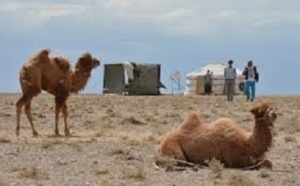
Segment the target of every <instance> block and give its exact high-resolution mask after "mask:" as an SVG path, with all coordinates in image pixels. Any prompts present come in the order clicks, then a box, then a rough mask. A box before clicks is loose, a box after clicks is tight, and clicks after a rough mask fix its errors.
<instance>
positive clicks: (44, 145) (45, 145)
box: [41, 139, 63, 149]
mask: <svg viewBox="0 0 300 186" xmlns="http://www.w3.org/2000/svg"><path fill="white" fill-rule="evenodd" d="M61 144H63V141H62V140H60V139H53V140H50V139H47V140H43V141H42V145H41V147H42V148H43V149H49V148H51V147H53V146H55V145H61Z"/></svg>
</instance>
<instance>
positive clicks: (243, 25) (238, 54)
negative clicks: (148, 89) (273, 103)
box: [0, 0, 300, 94]
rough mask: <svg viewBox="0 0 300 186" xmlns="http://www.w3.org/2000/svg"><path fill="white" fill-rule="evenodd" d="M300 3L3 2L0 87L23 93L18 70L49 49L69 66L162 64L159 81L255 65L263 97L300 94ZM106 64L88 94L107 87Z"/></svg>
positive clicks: (156, 0) (194, 0)
mask: <svg viewBox="0 0 300 186" xmlns="http://www.w3.org/2000/svg"><path fill="white" fill-rule="evenodd" d="M299 9H300V1H299V0H289V1H286V0H264V1H262V0H251V1H250V0H243V1H241V0H223V1H217V0H185V1H182V0H151V1H150V0H98V1H97V0H39V1H37V0H36V1H34V0H1V1H0V25H1V27H0V55H1V59H0V61H1V67H0V72H1V73H0V76H1V77H0V92H20V86H19V82H18V71H19V69H20V67H21V66H22V64H23V63H24V62H25V61H26V59H28V58H29V57H30V56H31V55H32V54H33V53H35V52H36V51H38V50H39V49H41V48H43V47H50V48H51V49H52V54H53V55H64V56H67V57H68V58H69V59H70V60H71V61H72V63H73V64H74V62H75V61H76V59H77V57H78V56H79V55H80V54H81V53H82V52H85V51H90V52H91V53H92V54H93V55H95V56H96V57H98V58H99V59H100V60H101V61H102V63H103V64H105V63H112V62H122V61H126V60H130V61H136V62H143V63H160V64H161V65H162V81H163V83H164V84H166V86H167V87H170V81H169V76H170V75H171V73H172V72H174V71H177V70H178V71H180V72H181V74H182V76H183V77H182V81H183V82H184V81H185V79H184V75H185V74H186V73H188V72H190V71H193V70H195V69H197V68H200V67H201V66H203V65H205V64H207V63H210V62H213V61H227V60H228V59H233V60H234V64H235V66H236V67H238V68H243V67H244V65H245V64H246V62H247V60H249V59H251V60H253V61H254V63H255V64H256V65H257V67H258V69H259V72H260V75H261V81H260V83H259V85H258V92H259V93H260V94H298V93H299V92H300V83H299V79H300V78H299V77H300V63H299V60H300V34H299V31H300V11H299ZM102 81H103V66H101V67H100V68H98V69H97V70H96V71H95V72H94V73H93V77H92V79H91V81H90V82H89V84H88V86H87V89H86V90H85V92H100V91H102Z"/></svg>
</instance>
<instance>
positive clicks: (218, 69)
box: [187, 62, 242, 78]
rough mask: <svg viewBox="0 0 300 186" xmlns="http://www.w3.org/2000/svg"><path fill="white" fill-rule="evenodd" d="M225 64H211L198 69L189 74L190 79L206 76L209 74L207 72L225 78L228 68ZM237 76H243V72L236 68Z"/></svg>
mask: <svg viewBox="0 0 300 186" xmlns="http://www.w3.org/2000/svg"><path fill="white" fill-rule="evenodd" d="M226 66H227V65H226V64H225V63H222V62H221V63H210V64H208V65H206V66H204V67H202V68H200V69H197V70H195V71H193V72H190V73H188V74H187V77H188V78H193V77H198V76H204V75H205V74H206V73H207V70H210V71H211V72H213V75H215V76H218V75H220V76H223V75H224V69H225V68H226ZM236 73H237V75H242V71H241V70H239V69H237V68H236Z"/></svg>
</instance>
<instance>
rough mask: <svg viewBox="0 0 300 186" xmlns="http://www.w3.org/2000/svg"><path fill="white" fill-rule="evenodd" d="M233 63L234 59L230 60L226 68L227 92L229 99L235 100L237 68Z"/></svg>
mask: <svg viewBox="0 0 300 186" xmlns="http://www.w3.org/2000/svg"><path fill="white" fill-rule="evenodd" d="M232 64H233V61H232V60H228V66H227V67H226V68H225V69H224V79H225V93H226V95H227V101H233V95H234V86H235V78H236V69H235V68H234V67H233V65H232Z"/></svg>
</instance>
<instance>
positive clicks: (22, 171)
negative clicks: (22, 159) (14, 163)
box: [11, 166, 49, 179]
mask: <svg viewBox="0 0 300 186" xmlns="http://www.w3.org/2000/svg"><path fill="white" fill-rule="evenodd" d="M11 171H12V172H16V173H17V177H18V178H26V179H49V174H48V173H46V172H44V171H42V170H39V169H37V168H36V167H35V166H32V167H27V168H13V169H12V170H11Z"/></svg>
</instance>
